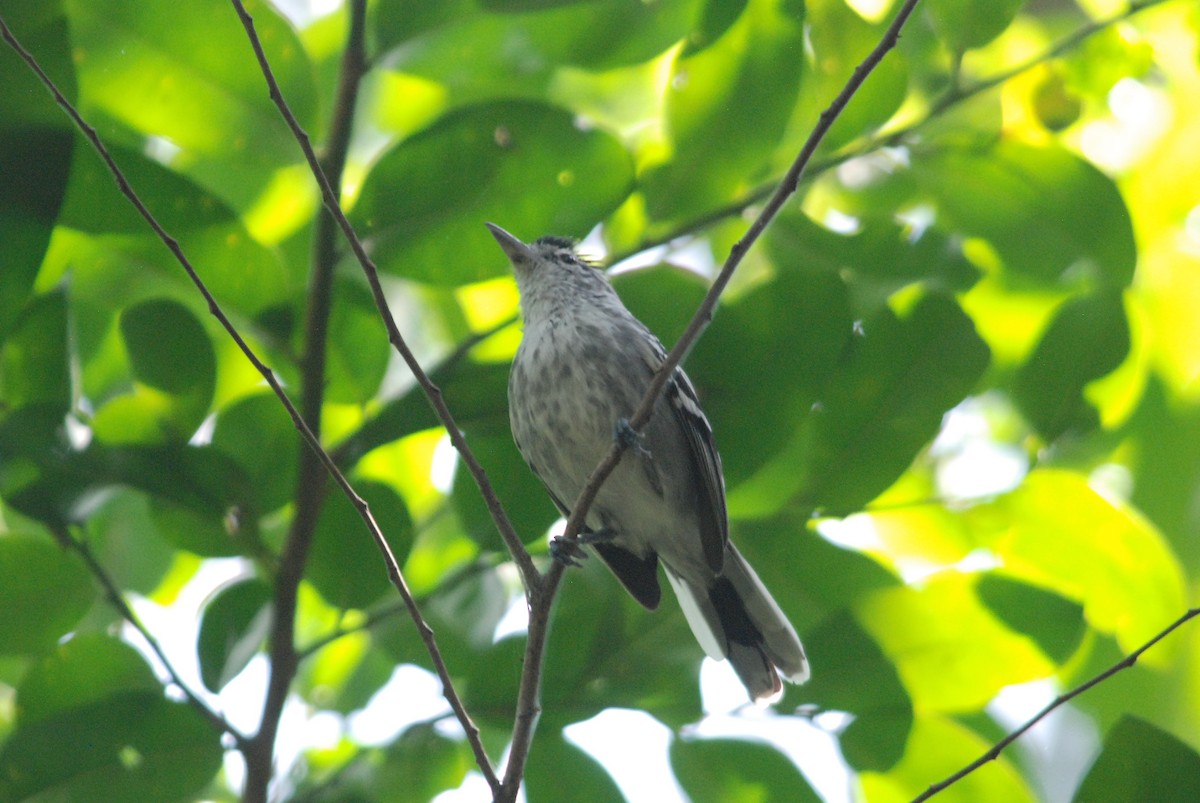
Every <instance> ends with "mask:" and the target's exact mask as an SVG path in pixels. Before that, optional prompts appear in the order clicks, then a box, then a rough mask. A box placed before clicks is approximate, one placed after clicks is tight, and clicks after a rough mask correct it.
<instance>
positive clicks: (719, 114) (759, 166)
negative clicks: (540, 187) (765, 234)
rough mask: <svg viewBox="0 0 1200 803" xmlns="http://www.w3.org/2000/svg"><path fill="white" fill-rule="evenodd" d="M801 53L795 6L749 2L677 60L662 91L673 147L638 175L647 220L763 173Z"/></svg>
mask: <svg viewBox="0 0 1200 803" xmlns="http://www.w3.org/2000/svg"><path fill="white" fill-rule="evenodd" d="M803 54H804V32H803V15H802V13H801V12H800V10H799V8H798V7H797V6H796V5H795V4H789V3H784V2H779V0H750V2H749V3H747V5H746V10H745V11H744V12H743V13H742V16H741V18H740V19H739V20H738V21H737V22H736V23H735V24H734V25H733V26H732V27H730V28H729V29H728V30H727V31H725V33H724V34H723V35H722V36H721V38H720V39H719V40H718V41H716V42H714V43H713V44H712V45H710V46H709V47H707V48H705V49H704V50H701V51H700V52H698V53H693V54H692V55H683V56H680V57H679V58H678V59H677V60H676V62H675V65H674V67H673V69H672V76H671V82H670V89H669V91H668V94H667V97H666V110H667V111H666V114H667V119H666V127H667V131H668V132H669V135H670V138H671V145H672V149H673V153H672V154H671V159H670V161H667V162H664V163H662V164H660V165H657V166H655V167H653V168H651V169H650V170H649V171H648V172H647V173H645V174H644V175H643V176H642V187H643V190H644V192H645V194H646V206H647V210H648V212H649V214H650V216H651V217H652V218H656V219H660V220H680V219H686V218H688V217H689V216H692V215H697V214H699V213H701V212H704V211H708V210H710V209H711V208H712V207H713V206H714V205H716V204H720V203H722V202H725V201H731V200H734V199H736V198H739V197H742V196H744V195H745V194H747V193H748V192H749V191H750V190H751V189H753V188H754V187H755V186H756V185H755V183H754V182H756V181H757V180H761V179H762V178H764V172H765V168H766V167H767V161H768V159H769V156H770V154H771V151H772V149H773V148H774V146H775V145H776V143H778V142H779V139H780V137H781V136H782V135H783V132H784V127H785V125H786V123H787V121H788V118H789V116H790V113H791V110H792V107H793V105H794V104H795V101H796V93H797V91H798V89H799V87H800V73H801V70H802V66H803V64H804V57H803Z"/></svg>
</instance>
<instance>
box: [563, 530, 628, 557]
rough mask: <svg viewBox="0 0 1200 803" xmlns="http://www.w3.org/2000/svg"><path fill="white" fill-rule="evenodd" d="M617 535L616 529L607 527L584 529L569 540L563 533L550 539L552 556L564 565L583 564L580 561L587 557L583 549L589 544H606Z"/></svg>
mask: <svg viewBox="0 0 1200 803" xmlns="http://www.w3.org/2000/svg"><path fill="white" fill-rule="evenodd" d="M616 537H617V533H616V531H615V530H612V529H609V528H608V527H605V528H603V529H600V530H584V531H583V532H581V533H580V534H579V537H578V538H575V539H573V540H568V539H566V538H563V537H562V536H561V535H556V536H554V537H553V538H551V539H550V557H552V558H554V559H555V560H556V561H558V562H559V563H561V564H563V565H564V566H581V565H582V564H581V563H580V561H582V560H586V559H587V556H588V555H587V553H586V552H584V551H583V547H584V545H587V544H605V543H608V542H609V541H611V540H613V539H614V538H616Z"/></svg>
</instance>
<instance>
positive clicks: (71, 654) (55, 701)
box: [17, 633, 162, 727]
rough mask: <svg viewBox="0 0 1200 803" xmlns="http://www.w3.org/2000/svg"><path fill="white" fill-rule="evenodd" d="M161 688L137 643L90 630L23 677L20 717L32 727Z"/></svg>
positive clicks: (46, 657) (74, 638) (67, 643)
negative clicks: (123, 696)
mask: <svg viewBox="0 0 1200 803" xmlns="http://www.w3.org/2000/svg"><path fill="white" fill-rule="evenodd" d="M161 689H162V686H161V684H160V683H159V682H158V678H156V677H154V672H153V671H152V670H151V669H150V667H149V666H148V665H147V664H146V660H145V659H144V658H142V656H141V655H140V654H138V651H137V650H135V649H134V648H133V647H131V646H129V645H128V644H126V643H124V642H122V641H118V640H117V639H115V638H113V637H111V636H107V635H103V634H100V633H85V634H82V635H77V636H75V637H73V638H72V639H71V640H70V641H67V642H66V643H64V644H60V645H59V646H58V647H57V648H55V650H54V651H53V652H51V653H49V654H48V655H46V656H45V657H43V658H42V659H41V660H39V661H38V662H37V663H36V664H34V665H33V666H32V667H31V668H30V670H29V672H28V673H27V674H26V675H25V677H24V678H22V680H21V686H20V690H19V692H18V696H17V709H18V716H17V719H18V722H19V724H20V725H21V727H28V726H30V725H33V724H34V723H36V722H41V721H43V720H46V719H49V718H51V717H54V716H57V715H60V714H63V713H65V712H69V711H71V710H73V709H77V708H83V707H86V706H89V705H93V704H95V703H99V702H102V701H103V700H105V699H107V698H109V697H111V696H113V695H115V694H119V693H121V692H130V691H144V692H149V693H154V692H158V691H161Z"/></svg>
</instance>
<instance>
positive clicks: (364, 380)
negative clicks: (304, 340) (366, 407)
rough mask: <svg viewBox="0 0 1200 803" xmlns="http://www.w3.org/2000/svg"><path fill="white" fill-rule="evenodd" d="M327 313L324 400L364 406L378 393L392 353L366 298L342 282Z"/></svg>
mask: <svg viewBox="0 0 1200 803" xmlns="http://www.w3.org/2000/svg"><path fill="white" fill-rule="evenodd" d="M337 293H338V299H339V300H338V303H335V304H334V305H333V309H332V310H331V311H330V319H329V330H328V340H327V345H326V361H327V362H326V380H325V400H326V401H328V402H332V403H334V404H366V403H367V402H369V401H370V400H371V399H373V398H375V396H376V395H377V394H378V393H379V386H380V384H381V383H382V382H383V375H384V372H385V371H386V370H387V366H388V359H389V358H390V357H391V354H392V351H391V347H390V346H389V344H388V340H387V332H386V331H385V330H384V328H383V323H382V322H381V321H380V319H379V312H378V311H377V310H376V309H375V304H374V303H373V302H372V300H371V297H370V295H369V294H368V293H367V291H366V290H365V289H363V288H362V287H361V286H360V285H358V284H352V283H350V282H342V283H340V285H339V286H338V288H337Z"/></svg>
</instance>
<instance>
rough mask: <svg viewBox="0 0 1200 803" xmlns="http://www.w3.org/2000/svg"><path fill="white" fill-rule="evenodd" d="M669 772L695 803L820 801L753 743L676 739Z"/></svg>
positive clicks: (767, 749)
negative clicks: (671, 771) (673, 774)
mask: <svg viewBox="0 0 1200 803" xmlns="http://www.w3.org/2000/svg"><path fill="white" fill-rule="evenodd" d="M671 768H672V769H673V770H674V771H675V775H676V777H678V778H679V782H680V783H681V784H682V785H683V788H684V789H685V790H686V791H687V793H688V797H690V798H691V799H692V800H693V801H694V803H710V802H711V803H740V802H741V801H745V802H746V803H754V802H755V801H762V800H793V801H810V800H811V801H814V803H817V802H818V801H820V800H821V798H820V797H819V796H818V795H817V793H816V792H814V791H813V789H812V787H811V786H809V785H808V782H807V781H806V780H805V779H804V776H803V775H801V774H800V771H799V770H798V769H797V768H796V766H795V765H794V764H793V763H792V762H791V761H789V760H788V759H787V758H786V757H785V756H784V755H783V754H782V753H780V752H779V751H778V750H776V749H775V748H774V747H771V746H770V745H765V744H759V743H757V742H749V741H743V740H740V739H682V738H676V739H674V740H672V742H671Z"/></svg>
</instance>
